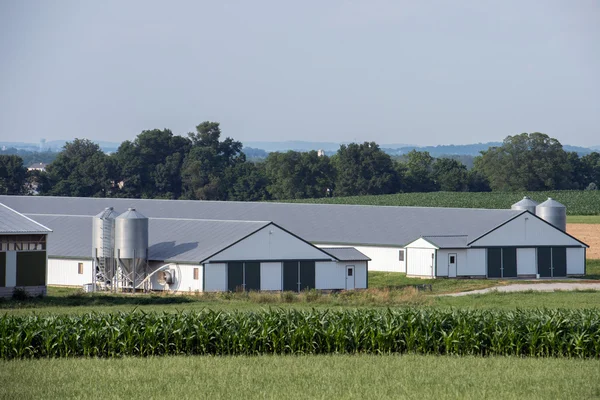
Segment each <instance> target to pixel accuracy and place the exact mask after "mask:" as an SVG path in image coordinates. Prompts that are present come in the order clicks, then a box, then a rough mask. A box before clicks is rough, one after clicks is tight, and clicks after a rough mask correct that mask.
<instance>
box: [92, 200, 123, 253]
mask: <svg viewBox="0 0 600 400" xmlns="http://www.w3.org/2000/svg"><path fill="white" fill-rule="evenodd" d="M118 216H119V214H118V213H117V212H116V211H115V210H114V209H113V208H112V207H107V208H105V209H104V210H103V211H102V212H100V213H99V214H98V215H96V216H94V218H93V220H92V230H93V233H92V252H93V253H92V257H94V258H96V257H104V258H112V257H113V249H114V247H115V218H117V217H118Z"/></svg>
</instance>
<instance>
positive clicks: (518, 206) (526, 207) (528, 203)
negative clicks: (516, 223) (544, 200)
mask: <svg viewBox="0 0 600 400" xmlns="http://www.w3.org/2000/svg"><path fill="white" fill-rule="evenodd" d="M537 205H538V202H537V201H534V200H531V199H530V198H529V197H528V196H525V197H523V200H521V201H518V202H516V203H515V204H513V205H512V206H511V207H510V208H511V209H512V210H523V211H529V212H530V213H532V214H535V207H536V206H537Z"/></svg>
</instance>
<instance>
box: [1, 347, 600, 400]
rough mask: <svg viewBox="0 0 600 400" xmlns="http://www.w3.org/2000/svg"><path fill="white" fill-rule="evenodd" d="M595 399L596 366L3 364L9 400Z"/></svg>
mask: <svg viewBox="0 0 600 400" xmlns="http://www.w3.org/2000/svg"><path fill="white" fill-rule="evenodd" d="M598 397H600V361H598V360H578V359H531V358H529V359H528V358H512V357H489V358H479V357H462V358H459V357H436V356H416V355H406V356H369V355H358V356H348V355H333V356H259V357H185V356H182V357H155V358H143V359H140V358H123V359H49V360H24V361H23V360H21V361H8V362H7V361H2V362H0V398H6V399H71V398H106V399H115V398H126V399H132V400H133V399H150V398H161V399H198V398H210V399H232V398H243V399H306V398H314V399H439V398H443V399H477V400H479V399H564V398H570V399H578V398H580V399H591V398H598Z"/></svg>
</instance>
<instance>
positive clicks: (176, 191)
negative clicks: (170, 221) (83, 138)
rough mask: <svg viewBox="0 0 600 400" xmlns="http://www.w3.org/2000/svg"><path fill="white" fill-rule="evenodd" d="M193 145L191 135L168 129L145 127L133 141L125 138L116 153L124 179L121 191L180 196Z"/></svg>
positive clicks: (132, 194)
mask: <svg viewBox="0 0 600 400" xmlns="http://www.w3.org/2000/svg"><path fill="white" fill-rule="evenodd" d="M190 147H191V142H190V140H189V139H187V138H185V137H182V136H176V135H173V132H171V131H170V130H169V129H163V130H160V129H153V130H146V131H143V132H142V133H140V134H139V135H138V136H137V137H136V138H135V140H134V141H133V142H130V141H125V142H123V143H122V144H121V146H120V147H119V149H118V151H117V153H115V158H116V159H117V161H118V164H119V167H120V171H121V177H120V178H121V179H120V180H121V181H122V182H123V185H122V186H123V187H122V188H121V190H120V193H119V195H120V196H124V197H143V198H157V197H159V198H173V199H176V198H179V196H181V193H182V183H181V167H182V165H183V160H184V158H185V156H186V154H187V152H188V150H189V148H190Z"/></svg>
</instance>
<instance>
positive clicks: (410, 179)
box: [406, 150, 439, 192]
mask: <svg viewBox="0 0 600 400" xmlns="http://www.w3.org/2000/svg"><path fill="white" fill-rule="evenodd" d="M406 157H407V161H406V186H407V190H408V191H409V192H435V191H437V190H439V187H438V185H437V184H436V182H435V179H434V176H433V160H434V159H433V157H431V155H430V154H429V152H427V151H416V150H412V151H410V152H409V153H408V154H407V155H406Z"/></svg>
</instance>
